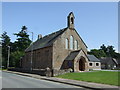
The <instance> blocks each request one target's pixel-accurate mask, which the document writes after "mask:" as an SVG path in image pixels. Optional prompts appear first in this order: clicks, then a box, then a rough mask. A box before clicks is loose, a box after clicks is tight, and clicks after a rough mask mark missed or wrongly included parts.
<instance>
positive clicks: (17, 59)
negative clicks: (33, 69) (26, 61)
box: [10, 51, 24, 67]
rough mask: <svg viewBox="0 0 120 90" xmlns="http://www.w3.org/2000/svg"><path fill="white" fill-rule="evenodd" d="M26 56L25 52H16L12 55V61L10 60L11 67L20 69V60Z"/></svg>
mask: <svg viewBox="0 0 120 90" xmlns="http://www.w3.org/2000/svg"><path fill="white" fill-rule="evenodd" d="M23 56H24V52H22V51H15V52H12V53H11V56H10V58H11V60H10V66H11V67H19V66H20V59H21V57H23Z"/></svg>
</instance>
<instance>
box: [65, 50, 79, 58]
mask: <svg viewBox="0 0 120 90" xmlns="http://www.w3.org/2000/svg"><path fill="white" fill-rule="evenodd" d="M79 52H80V50H78V51H72V52H71V53H70V54H69V55H68V56H67V57H66V59H65V60H74V59H75V57H76V56H77V55H78V53H79Z"/></svg>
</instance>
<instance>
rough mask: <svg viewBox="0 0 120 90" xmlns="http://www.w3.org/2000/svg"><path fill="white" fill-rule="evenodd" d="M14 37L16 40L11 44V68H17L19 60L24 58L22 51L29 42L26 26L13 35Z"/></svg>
mask: <svg viewBox="0 0 120 90" xmlns="http://www.w3.org/2000/svg"><path fill="white" fill-rule="evenodd" d="M14 35H15V36H17V39H16V41H15V42H14V43H11V46H12V47H11V51H12V52H11V57H10V60H11V62H10V64H11V66H14V67H19V64H20V63H19V62H20V59H21V57H23V56H24V51H25V49H26V48H27V47H28V46H29V45H30V43H31V40H30V39H29V35H28V33H27V27H26V26H22V28H21V30H20V31H19V32H18V33H14Z"/></svg>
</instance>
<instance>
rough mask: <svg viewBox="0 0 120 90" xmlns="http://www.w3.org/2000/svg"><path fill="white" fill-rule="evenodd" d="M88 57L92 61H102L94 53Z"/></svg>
mask: <svg viewBox="0 0 120 90" xmlns="http://www.w3.org/2000/svg"><path fill="white" fill-rule="evenodd" d="M87 57H88V59H89V61H91V62H100V60H99V59H97V58H96V57H95V56H94V55H87Z"/></svg>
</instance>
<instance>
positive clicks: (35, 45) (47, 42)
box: [25, 28, 67, 52]
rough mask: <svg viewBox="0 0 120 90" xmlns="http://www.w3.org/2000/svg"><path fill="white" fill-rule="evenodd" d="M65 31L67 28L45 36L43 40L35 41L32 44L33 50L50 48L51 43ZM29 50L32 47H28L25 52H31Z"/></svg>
mask: <svg viewBox="0 0 120 90" xmlns="http://www.w3.org/2000/svg"><path fill="white" fill-rule="evenodd" d="M66 29H67V28H64V29H61V30H59V31H57V32H54V33H52V34H49V35H46V36H44V37H43V38H41V39H38V40H36V41H35V42H34V43H33V50H36V49H40V48H44V47H48V46H51V45H52V44H53V42H54V41H55V40H56V39H57V37H59V36H60V35H61V34H62V33H63V32H64V31H65V30H66ZM31 50H32V45H30V46H29V47H28V48H27V49H26V50H25V52H28V51H31Z"/></svg>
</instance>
